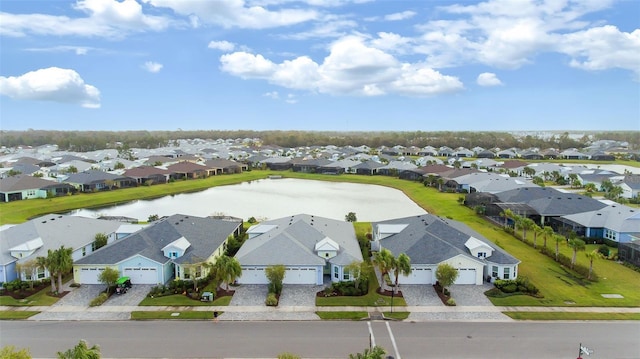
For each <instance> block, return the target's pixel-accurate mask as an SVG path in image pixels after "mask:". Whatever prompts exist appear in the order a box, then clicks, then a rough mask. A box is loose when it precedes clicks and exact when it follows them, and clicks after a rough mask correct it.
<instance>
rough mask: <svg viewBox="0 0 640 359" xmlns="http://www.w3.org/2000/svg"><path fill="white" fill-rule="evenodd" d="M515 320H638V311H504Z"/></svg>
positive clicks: (639, 314)
mask: <svg viewBox="0 0 640 359" xmlns="http://www.w3.org/2000/svg"><path fill="white" fill-rule="evenodd" d="M504 314H505V315H507V316H509V317H510V318H511V319H516V320H640V313H577V312H504Z"/></svg>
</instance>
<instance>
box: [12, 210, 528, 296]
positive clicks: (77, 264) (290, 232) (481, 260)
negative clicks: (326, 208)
mask: <svg viewBox="0 0 640 359" xmlns="http://www.w3.org/2000/svg"><path fill="white" fill-rule="evenodd" d="M241 227H242V220H238V219H233V218H225V219H219V218H210V217H204V218H203V217H195V216H189V215H183V214H176V215H172V216H170V217H167V218H163V219H161V220H159V221H156V222H154V223H151V224H149V225H146V226H131V225H125V224H122V223H119V222H114V221H106V220H100V219H89V218H82V217H74V216H66V215H47V216H42V217H39V218H36V219H33V220H31V221H28V222H26V223H23V224H19V225H16V226H12V227H9V228H5V229H3V230H2V231H0V236H1V240H0V258H1V259H2V263H0V282H7V281H11V280H14V279H15V278H17V277H18V276H21V277H22V279H25V280H26V279H43V278H47V277H48V276H49V273H47V271H46V269H45V268H32V267H29V266H25V263H27V262H29V261H32V260H34V259H35V258H36V257H38V256H46V253H47V251H48V250H49V249H56V248H58V247H59V246H60V245H62V244H64V245H65V246H67V247H72V248H73V259H74V265H73V278H74V281H75V282H76V283H79V284H98V283H99V280H98V276H99V274H100V273H101V272H102V271H104V270H105V268H114V269H116V270H118V271H119V272H120V273H121V274H122V275H126V276H129V277H130V278H131V281H132V283H134V284H164V283H167V282H169V281H171V280H174V279H199V278H202V277H205V276H206V275H207V274H208V268H209V267H208V266H206V265H205V264H206V263H214V262H215V260H216V258H218V257H219V256H220V255H222V254H223V253H225V250H226V247H227V243H228V240H229V239H230V238H231V237H233V236H237V235H239V234H240V230H241ZM371 232H372V233H373V237H372V244H371V246H372V248H373V249H374V250H380V249H381V248H386V249H389V250H390V251H391V252H392V253H393V254H394V255H395V256H397V255H399V254H400V253H406V254H407V255H408V256H409V257H410V258H411V265H412V272H411V274H410V275H408V276H402V277H401V278H400V283H402V284H433V283H434V282H435V270H436V268H437V266H438V265H439V264H441V263H449V264H451V265H452V266H454V267H455V268H457V269H458V271H459V273H460V275H459V276H458V279H457V281H456V284H477V285H480V284H482V283H483V282H484V281H485V280H487V279H488V278H489V277H492V278H500V279H515V278H516V277H517V274H518V265H519V263H520V261H519V260H517V259H516V258H514V257H512V256H511V255H509V254H508V253H506V252H505V251H504V250H502V249H501V248H499V247H497V246H495V245H494V244H493V243H492V242H491V241H489V240H488V239H486V238H485V237H483V236H482V235H480V234H479V233H477V232H475V231H473V230H472V229H470V228H469V227H467V226H466V225H464V224H462V223H460V222H456V221H452V220H448V219H443V218H440V217H437V216H434V215H429V214H425V215H420V216H415V217H406V218H397V219H391V220H388V221H381V222H375V223H372V228H371ZM96 233H104V234H106V235H107V236H108V238H109V241H108V244H107V245H106V246H104V247H102V248H100V249H98V250H93V248H92V245H93V238H94V237H95V234H96ZM236 258H237V259H238V261H239V262H240V264H241V266H242V276H241V277H240V278H238V282H239V283H241V284H266V283H268V280H267V277H266V275H265V269H266V268H267V267H268V266H270V265H277V264H282V265H284V266H285V268H286V275H285V278H284V283H286V284H315V285H322V284H323V283H324V282H325V281H329V280H330V281H332V282H340V281H348V280H352V279H353V275H352V273H349V270H348V266H349V265H350V264H351V263H354V262H359V261H362V260H363V256H362V251H361V249H360V246H359V243H358V240H357V238H356V235H355V231H354V227H353V225H352V224H351V223H349V222H345V221H339V220H334V219H328V218H324V217H318V216H314V215H308V214H299V215H294V216H289V217H284V218H280V219H275V220H271V221H266V222H262V223H259V224H257V225H254V226H252V227H250V228H249V230H248V239H246V240H245V242H244V244H243V245H242V247H241V248H240V249H239V251H238V252H237V254H236ZM25 268H32V269H31V272H30V273H28V272H27V271H26V270H25ZM19 272H20V273H19Z"/></svg>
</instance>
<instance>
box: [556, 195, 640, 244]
mask: <svg viewBox="0 0 640 359" xmlns="http://www.w3.org/2000/svg"><path fill="white" fill-rule="evenodd" d="M558 221H559V222H561V223H562V229H561V232H566V231H569V230H571V231H574V232H575V233H576V234H577V235H578V236H581V237H585V238H588V239H590V238H594V239H606V240H609V241H612V242H618V243H625V242H631V241H632V240H633V239H634V238H640V210H638V209H637V208H631V207H628V206H625V205H621V204H617V203H616V204H614V205H610V206H606V207H603V208H601V209H599V210H596V211H589V212H582V213H575V214H570V215H566V216H562V217H560V218H558Z"/></svg>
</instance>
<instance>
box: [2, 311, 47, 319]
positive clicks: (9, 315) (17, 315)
mask: <svg viewBox="0 0 640 359" xmlns="http://www.w3.org/2000/svg"><path fill="white" fill-rule="evenodd" d="M38 313H40V312H34V311H28V310H4V311H0V320H21V319H28V318H31V317H32V316H34V315H36V314H38Z"/></svg>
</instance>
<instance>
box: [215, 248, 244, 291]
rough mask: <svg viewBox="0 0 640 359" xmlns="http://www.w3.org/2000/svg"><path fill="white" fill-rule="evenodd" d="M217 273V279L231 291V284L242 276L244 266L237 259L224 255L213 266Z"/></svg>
mask: <svg viewBox="0 0 640 359" xmlns="http://www.w3.org/2000/svg"><path fill="white" fill-rule="evenodd" d="M213 268H214V270H215V273H216V279H217V280H219V281H221V282H224V283H225V284H226V290H229V283H233V282H235V280H236V279H238V277H240V276H241V275H242V266H241V265H240V262H238V260H237V259H236V258H235V257H229V256H227V255H222V256H220V257H218V259H216V263H215V264H214V265H213Z"/></svg>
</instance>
